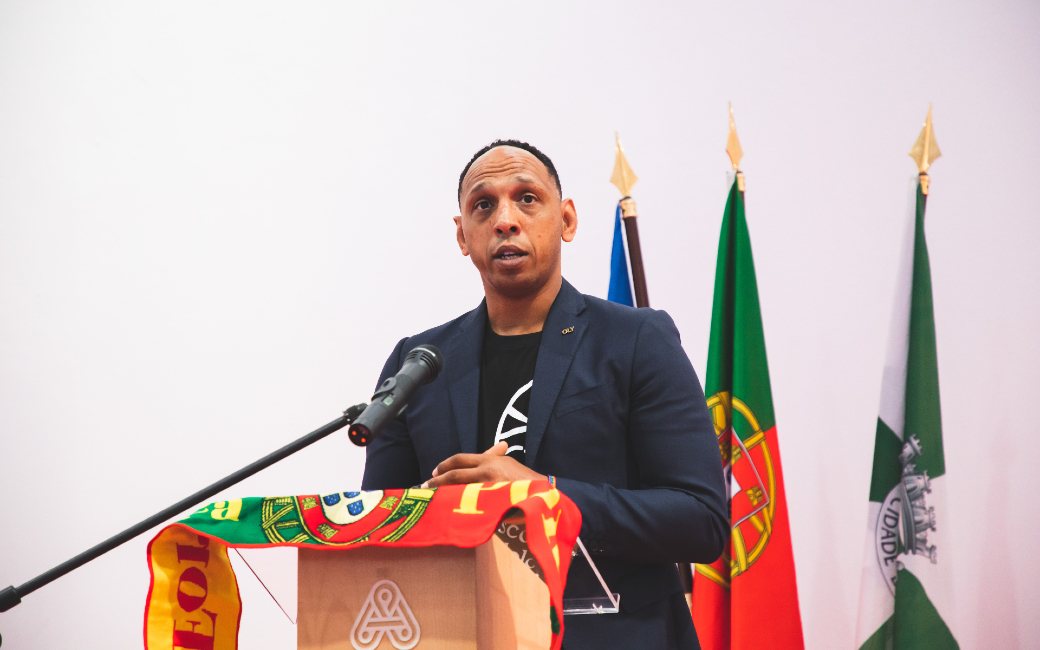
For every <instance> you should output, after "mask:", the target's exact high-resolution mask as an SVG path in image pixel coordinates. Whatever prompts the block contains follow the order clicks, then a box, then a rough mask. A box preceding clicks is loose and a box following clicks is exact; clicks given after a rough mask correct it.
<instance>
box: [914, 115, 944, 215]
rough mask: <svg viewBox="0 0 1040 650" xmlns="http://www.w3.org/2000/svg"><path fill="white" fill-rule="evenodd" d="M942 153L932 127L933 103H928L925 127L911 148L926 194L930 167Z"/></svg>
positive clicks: (922, 189) (923, 190) (922, 187)
mask: <svg viewBox="0 0 1040 650" xmlns="http://www.w3.org/2000/svg"><path fill="white" fill-rule="evenodd" d="M941 155H942V152H941V151H939V143H938V142H936V141H935V131H934V130H933V129H932V105H931V104H928V117H926V118H924V128H922V129H921V135H919V136H917V142H915V143H914V146H913V148H912V149H910V157H911V158H913V159H914V162H916V163H917V170H918V172H919V173H920V175H921V192H922V193H924V194H928V168H929V167H931V166H932V163H933V162H935V161H936V159H937V158H938V157H939V156H941Z"/></svg>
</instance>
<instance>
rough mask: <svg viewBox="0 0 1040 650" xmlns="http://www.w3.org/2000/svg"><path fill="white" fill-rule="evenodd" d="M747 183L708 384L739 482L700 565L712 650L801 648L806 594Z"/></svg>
mask: <svg viewBox="0 0 1040 650" xmlns="http://www.w3.org/2000/svg"><path fill="white" fill-rule="evenodd" d="M731 157H732V154H731ZM737 159H738V158H734V164H736V160H737ZM742 180H743V179H742V178H741V177H740V175H739V173H738V175H737V178H735V179H734V181H733V185H732V187H731V188H730V192H729V198H728V200H727V201H726V212H725V214H724V215H723V219H722V234H721V236H720V238H719V255H718V262H717V266H716V269H715V298H714V303H713V306H712V315H711V334H710V341H709V346H708V368H707V373H706V375H705V378H704V384H705V386H704V387H705V391H704V392H705V394H706V395H708V396H709V397H708V408H709V410H710V412H711V416H712V419H713V420H714V423H715V433H716V435H717V436H718V439H719V451H720V452H721V455H722V463H723V465H724V466H725V471H726V479H727V481H728V482H729V496H730V501H729V508H730V523H731V526H732V534H731V536H730V540H729V543H728V544H727V546H726V550H725V552H724V553H723V555H722V557H721V558H719V560H718V561H716V562H715V563H713V564H707V565H706V564H697V565H695V571H694V578H693V597H692V608H693V620H694V624H695V626H696V628H697V636H698V637H699V639H700V643H701V647H702V648H703V649H704V650H750V649H752V648H754V649H759V648H771V649H772V650H789V649H795V648H798V649H800V648H803V647H804V646H803V643H802V623H801V617H800V615H799V611H798V588H797V585H796V583H795V570H794V557H793V554H792V551H791V533H790V527H789V524H788V519H787V501H786V498H785V496H784V478H783V471H782V470H781V465H780V447H779V443H778V441H777V435H776V419H775V417H774V415H773V397H772V392H771V389H770V385H769V367H768V364H767V363H766V348H765V337H764V334H763V330H762V314H761V310H760V307H759V302H758V285H757V281H756V280H755V265H754V262H753V261H752V258H751V240H750V238H749V236H748V229H747V222H746V221H745V218H744V193H743V191H742V188H741V184H742V183H741V181H742Z"/></svg>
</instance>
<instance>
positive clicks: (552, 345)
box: [478, 280, 588, 468]
mask: <svg viewBox="0 0 1040 650" xmlns="http://www.w3.org/2000/svg"><path fill="white" fill-rule="evenodd" d="M584 311H585V298H584V297H583V296H582V295H581V294H580V293H579V292H578V290H577V289H575V288H574V287H573V286H571V284H570V283H569V282H567V281H566V280H564V281H563V286H562V287H560V293H559V294H557V296H556V300H555V301H554V302H553V305H552V307H551V308H550V309H549V315H548V316H547V317H546V319H545V325H544V326H543V327H542V342H541V345H540V346H539V348H538V360H537V361H536V362H535V367H534V385H533V386H531V405H530V408H529V411H530V412H529V413H528V415H527V441H526V444H525V450H524V464H526V465H527V466H528V467H531V468H534V466H535V461H536V460H537V459H538V446H539V445H540V444H541V442H542V436H543V435H544V434H545V428H546V426H547V425H548V423H549V416H550V415H551V414H552V411H553V407H555V406H556V398H557V397H559V395H560V389H561V388H563V380H564V378H565V377H566V376H567V371H568V370H569V369H570V367H571V362H572V361H573V360H574V355H575V353H576V352H577V351H578V344H579V343H581V339H582V336H584V334H585V328H586V326H587V325H588V317H587V316H586V315H584V314H583V313H582V312H584ZM482 334H483V333H482ZM478 375H479V372H478Z"/></svg>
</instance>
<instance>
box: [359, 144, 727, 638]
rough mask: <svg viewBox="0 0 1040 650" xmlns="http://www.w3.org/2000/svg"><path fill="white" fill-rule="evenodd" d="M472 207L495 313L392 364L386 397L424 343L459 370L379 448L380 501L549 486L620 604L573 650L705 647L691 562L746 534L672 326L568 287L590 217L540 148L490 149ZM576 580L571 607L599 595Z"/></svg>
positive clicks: (470, 231) (416, 400) (433, 388)
mask: <svg viewBox="0 0 1040 650" xmlns="http://www.w3.org/2000/svg"><path fill="white" fill-rule="evenodd" d="M459 207H460V212H461V214H460V215H459V216H457V217H455V229H456V238H457V239H458V244H459V248H460V250H461V251H462V254H463V255H465V256H468V257H469V258H470V259H471V260H472V261H473V265H474V266H476V267H477V271H478V272H479V273H480V278H481V281H482V282H483V284H484V297H485V299H484V301H483V302H482V303H481V304H480V306H479V307H477V308H476V309H474V310H473V311H471V312H469V313H467V314H464V315H462V316H460V317H459V318H457V319H455V320H453V321H451V322H449V323H446V324H444V325H441V326H440V327H435V328H433V329H431V330H428V331H426V332H423V333H422V334H419V335H418V336H413V337H411V338H406V339H403V340H401V342H400V343H398V345H397V347H396V349H395V350H394V351H393V353H392V354H391V355H390V358H389V359H388V360H387V362H386V365H385V366H384V368H383V373H382V375H381V376H380V378H379V383H381V382H382V381H383V380H384V379H386V378H387V377H390V376H393V375H394V374H396V373H397V371H398V370H399V369H400V367H401V364H402V362H403V361H404V357H405V355H406V354H407V353H408V352H409V351H410V350H411V349H412V348H414V347H415V346H416V345H418V344H420V343H432V344H434V345H436V346H438V347H439V348H440V349H441V351H442V352H443V354H444V359H445V368H444V372H442V373H441V374H440V376H439V377H438V378H437V379H436V380H435V381H433V382H432V383H430V384H429V385H427V386H424V387H423V388H420V389H419V391H418V392H417V393H416V394H415V396H414V397H413V398H412V400H411V401H410V402H409V404H408V408H407V409H406V411H405V413H404V414H403V415H402V416H401V417H400V418H398V420H396V421H394V422H392V423H391V424H390V425H388V426H387V427H386V428H385V429H384V430H383V432H382V434H381V435H380V436H379V437H378V438H376V440H375V441H374V442H373V443H372V444H371V445H370V446H369V447H368V455H367V462H366V465H365V477H364V482H363V487H364V489H366V490H374V489H387V488H403V487H409V486H413V485H417V484H420V483H421V484H423V485H424V486H428V487H437V486H440V485H449V484H454V483H488V482H496V481H515V480H522V479H543V480H545V479H547V478H548V477H549V476H550V475H551V476H552V477H553V479H554V480H555V481H556V485H557V487H558V488H559V489H560V491H561V492H563V494H565V495H567V496H568V497H570V498H571V499H572V500H573V501H574V503H575V504H577V506H578V508H579V510H580V511H581V514H582V526H581V533H580V537H581V539H582V541H583V542H584V543H585V546H586V548H587V549H588V550H589V552H590V555H591V556H592V557H593V560H594V561H595V563H596V565H597V566H598V568H599V570H600V571H601V573H602V575H603V578H604V579H605V580H606V582H607V584H608V585H609V587H610V589H611V591H615V592H618V593H619V594H620V595H621V611H620V612H619V613H617V614H603V615H592V616H571V617H568V618H567V620H566V621H565V630H564V640H563V644H564V646H565V647H566V648H567V649H568V650H580V649H582V648H640V649H645V648H698V647H699V645H698V643H697V637H696V633H695V632H694V629H693V623H692V619H691V616H690V611H689V609H688V607H687V605H686V600H685V597H684V594H683V591H682V586H681V583H680V579H679V574H678V571H677V570H676V566H675V563H676V562H701V563H710V562H713V561H715V560H716V559H717V558H718V557H719V555H721V554H722V550H723V546H724V544H725V541H726V539H727V537H728V535H729V530H730V529H729V523H728V521H727V516H726V498H725V494H724V487H723V477H722V463H721V462H720V458H719V448H718V444H717V442H716V437H715V430H714V427H713V425H712V423H711V421H710V419H709V417H708V412H707V408H706V405H705V401H704V394H703V392H702V389H701V386H700V382H699V381H698V379H697V376H696V374H695V373H694V370H693V366H692V365H691V364H690V361H689V359H688V358H687V356H686V353H685V352H684V351H683V349H682V347H681V346H680V344H679V333H678V331H677V330H676V328H675V325H674V323H673V322H672V320H671V318H669V316H668V315H667V314H666V313H665V312H663V311H655V310H652V309H632V308H630V307H624V306H621V305H616V304H614V303H610V302H606V301H604V300H600V299H598V298H593V297H592V296H585V295H582V294H580V293H579V292H578V291H577V290H575V289H574V287H572V286H571V285H570V284H569V283H568V282H567V281H566V280H564V279H563V276H562V273H561V263H560V260H561V249H562V242H569V241H571V240H572V239H573V238H574V234H575V232H576V231H577V227H578V217H577V212H576V211H575V208H574V202H573V201H572V200H571V199H563V198H562V191H561V187H560V180H559V175H558V174H557V172H556V169H555V167H554V166H553V164H552V161H550V160H549V158H548V157H547V156H545V155H544V154H543V153H541V152H540V151H538V150H537V149H536V148H535V147H533V146H531V145H528V144H526V143H523V142H517V141H513V140H507V141H497V142H494V143H492V144H490V145H488V146H487V147H485V148H483V149H481V150H480V151H478V152H477V153H476V154H475V155H474V156H473V159H472V160H470V163H469V164H468V165H467V166H466V168H465V169H464V170H463V171H462V175H461V177H460V178H459ZM377 385H378V384H377ZM578 564H579V563H577V562H576V563H575V566H578ZM578 573H579V571H576V570H574V569H572V571H571V574H570V576H568V585H567V592H566V593H565V598H567V597H568V596H570V595H573V594H574V592H575V590H577V589H580V588H581V587H580V585H579V584H578V583H579V582H581V581H582V580H583V579H585V580H586V581H587V577H588V576H584V577H583V576H580V575H577V574H578ZM586 589H587V588H586ZM584 593H586V594H587V593H589V592H588V591H585V592H584Z"/></svg>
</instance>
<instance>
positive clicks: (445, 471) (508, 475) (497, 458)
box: [422, 441, 548, 488]
mask: <svg viewBox="0 0 1040 650" xmlns="http://www.w3.org/2000/svg"><path fill="white" fill-rule="evenodd" d="M507 449H509V443H508V442H505V441H503V442H500V443H498V444H497V445H495V446H494V447H492V448H491V449H488V450H487V451H485V452H484V453H482V454H455V455H454V456H452V457H451V458H449V459H448V460H446V461H444V462H442V463H441V464H440V465H438V466H437V467H436V468H435V469H434V470H433V478H431V479H430V480H429V481H426V482H425V483H423V484H422V486H423V487H424V488H434V487H439V486H441V485H456V484H459V483H497V482H499V481H523V480H526V479H530V480H534V481H538V480H542V481H545V480H548V477H547V476H545V475H544V474H539V473H538V472H536V471H534V470H533V469H531V468H530V467H527V466H526V465H521V464H520V463H518V462H517V461H516V459H514V458H510V457H509V456H506V450H507Z"/></svg>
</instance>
